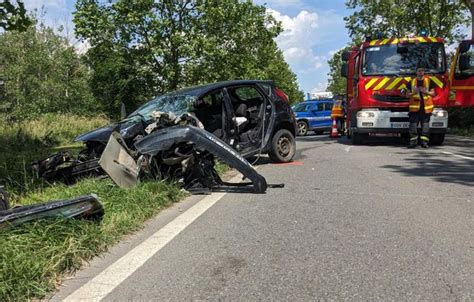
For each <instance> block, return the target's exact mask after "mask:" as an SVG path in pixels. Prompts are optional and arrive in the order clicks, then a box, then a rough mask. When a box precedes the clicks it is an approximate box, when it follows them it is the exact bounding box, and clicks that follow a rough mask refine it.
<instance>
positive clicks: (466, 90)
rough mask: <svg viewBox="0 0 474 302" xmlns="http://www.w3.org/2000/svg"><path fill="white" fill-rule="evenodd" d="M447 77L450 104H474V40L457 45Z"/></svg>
mask: <svg viewBox="0 0 474 302" xmlns="http://www.w3.org/2000/svg"><path fill="white" fill-rule="evenodd" d="M449 78H450V81H451V91H450V96H449V100H450V103H451V106H463V107H464V106H474V40H465V41H462V42H461V44H460V45H459V47H458V49H457V51H456V55H455V57H454V60H453V62H452V65H451V71H450V74H449Z"/></svg>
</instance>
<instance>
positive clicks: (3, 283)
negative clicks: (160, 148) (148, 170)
mask: <svg viewBox="0 0 474 302" xmlns="http://www.w3.org/2000/svg"><path fill="white" fill-rule="evenodd" d="M89 193H96V194H97V195H98V196H99V198H100V200H101V201H102V202H103V204H104V208H105V218H104V220H103V221H102V223H101V224H96V223H92V222H87V221H81V220H60V219H56V220H45V221H40V222H35V223H29V224H25V225H23V226H21V227H17V228H15V229H11V230H9V231H6V232H3V233H0V242H1V245H0V297H1V298H0V300H2V301H3V300H25V299H30V298H33V297H35V298H41V297H44V296H45V295H46V294H47V293H48V292H49V291H51V290H53V289H54V288H55V287H56V286H57V285H58V282H60V278H61V275H62V274H64V273H67V272H72V271H74V270H76V269H78V268H80V267H81V265H82V264H83V263H84V261H88V260H90V259H92V257H94V256H96V255H98V254H100V253H102V252H104V251H105V250H106V249H107V247H108V246H110V245H112V244H114V243H116V242H117V241H119V240H120V238H122V236H123V235H124V234H127V233H130V232H133V231H136V230H138V229H140V227H141V226H142V225H143V222H144V221H145V220H147V219H148V218H150V217H152V216H153V215H155V214H156V213H158V212H159V211H160V210H161V209H162V208H164V207H166V206H169V205H170V204H171V203H172V202H175V201H178V200H180V199H181V198H183V197H184V195H185V193H184V191H182V190H180V189H179V188H178V187H177V186H176V185H174V184H170V183H167V182H158V181H154V182H146V183H142V184H140V185H139V186H137V187H135V188H133V189H121V188H118V187H117V186H115V185H114V184H113V182H112V181H111V180H110V179H102V180H96V179H85V180H82V181H80V182H79V183H78V184H76V185H74V186H72V187H67V186H64V185H56V186H53V187H50V188H46V189H44V190H43V191H42V192H36V193H31V194H28V195H26V196H25V197H23V198H22V199H20V200H19V203H21V204H29V203H36V202H44V201H48V200H56V199H64V198H69V197H75V196H79V195H84V194H89Z"/></svg>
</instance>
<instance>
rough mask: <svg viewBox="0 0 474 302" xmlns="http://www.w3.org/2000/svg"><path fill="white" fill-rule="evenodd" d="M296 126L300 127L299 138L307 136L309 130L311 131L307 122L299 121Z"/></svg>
mask: <svg viewBox="0 0 474 302" xmlns="http://www.w3.org/2000/svg"><path fill="white" fill-rule="evenodd" d="M296 126H297V127H298V135H299V136H305V135H306V134H308V129H309V126H308V123H307V122H305V121H299V122H298V123H297V124H296Z"/></svg>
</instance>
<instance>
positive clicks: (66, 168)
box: [34, 81, 296, 185]
mask: <svg viewBox="0 0 474 302" xmlns="http://www.w3.org/2000/svg"><path fill="white" fill-rule="evenodd" d="M170 127H182V128H183V129H184V130H183V129H181V130H169V131H164V130H163V129H165V128H170ZM190 129H191V130H190ZM170 131H171V133H173V134H172V135H171V136H170V137H169V138H168V139H169V140H168V141H167V143H166V146H167V147H166V148H163V147H160V148H158V149H159V150H158V149H156V150H155V151H156V152H155V153H154V154H153V156H154V158H155V159H156V158H157V155H158V154H157V153H160V156H158V157H160V160H158V161H155V163H154V164H155V167H154V169H155V171H154V172H153V173H152V174H153V175H154V177H160V178H163V177H171V176H176V175H177V174H178V175H181V174H183V169H184V170H186V167H191V166H193V165H194V166H196V165H197V166H199V165H209V166H213V158H209V156H210V157H214V156H217V157H220V156H222V154H223V153H222V154H220V153H219V152H217V153H216V152H214V153H212V152H208V150H205V149H206V148H207V149H209V145H207V146H203V145H200V146H199V147H198V148H197V149H196V148H195V147H196V146H197V145H199V144H198V142H197V141H193V139H194V140H199V142H201V143H202V142H203V141H206V140H207V141H209V142H210V141H214V144H218V145H222V146H224V147H221V149H226V148H227V147H229V146H230V147H231V148H229V149H232V150H233V152H234V153H235V151H237V153H235V154H234V155H232V156H235V155H238V156H239V157H241V156H243V157H244V158H248V157H250V156H254V155H259V154H268V155H269V157H270V159H271V160H272V161H274V162H288V161H291V160H292V158H293V156H294V154H295V149H296V146H295V133H296V123H295V119H294V115H293V112H292V111H291V108H290V106H289V102H288V97H287V96H286V95H285V94H284V93H283V91H281V90H280V89H279V88H278V87H276V86H275V84H274V83H273V82H272V81H228V82H219V83H214V84H208V85H203V86H197V87H191V88H185V89H182V90H178V91H175V92H172V93H168V94H165V95H162V96H159V97H156V98H154V99H152V100H151V101H149V102H147V103H146V104H144V105H142V106H141V107H140V108H138V109H137V110H136V111H134V112H133V113H131V114H130V115H129V116H127V117H126V118H124V119H123V120H121V121H120V122H118V123H115V124H111V125H107V126H104V127H102V128H99V129H95V130H93V131H90V132H88V133H84V134H82V135H79V136H78V137H77V138H76V141H82V142H84V143H85V146H86V148H85V149H84V150H83V151H82V152H81V153H80V154H79V155H78V156H77V157H73V156H71V155H70V154H69V153H67V152H62V153H58V154H55V155H53V156H51V157H48V158H47V159H44V160H41V161H38V162H36V163H34V168H35V170H36V171H37V172H38V174H39V176H42V177H44V178H46V179H48V180H55V179H63V180H66V181H68V180H71V179H74V178H75V177H77V176H81V175H84V174H88V173H89V174H91V173H98V174H100V173H101V169H100V167H99V166H98V159H99V158H100V157H101V156H102V154H103V152H104V150H105V148H106V146H107V144H108V142H109V139H110V138H111V135H112V133H114V132H115V133H116V135H115V139H116V140H117V141H118V142H119V143H120V145H121V146H122V148H123V150H125V152H122V153H123V154H125V153H127V154H128V155H129V156H130V159H129V161H128V162H129V164H128V165H123V164H121V167H122V168H121V169H125V170H127V169H130V167H129V166H130V161H134V162H137V161H138V160H141V161H142V162H141V163H140V165H142V164H143V160H144V159H143V157H142V158H140V156H141V155H144V154H143V152H144V151H143V149H140V148H144V149H147V148H146V147H143V146H144V142H142V140H144V141H150V138H149V136H150V135H151V134H153V137H155V140H156V142H153V144H155V145H156V144H159V143H160V139H159V136H160V134H159V133H161V134H164V133H163V132H166V133H170ZM200 131H203V132H204V133H199V132H200ZM189 133H192V134H193V135H191V136H190V135H189ZM173 135H175V138H173ZM180 135H181V136H184V137H185V139H182V140H179V137H180ZM209 135H210V136H209ZM168 136H169V134H168ZM198 137H208V138H207V139H204V140H203V139H198ZM174 139H175V140H174ZM186 140H188V141H186ZM221 142H222V144H221ZM206 144H207V143H206ZM157 150H158V151H157ZM196 151H197V152H198V153H196ZM204 151H207V152H204ZM223 152H224V151H223ZM226 152H227V151H226ZM224 153H225V152H224ZM150 154H151V153H150ZM239 154H240V155H241V156H240V155H239ZM115 155H117V154H115ZM196 156H197V157H199V158H200V160H197V161H196ZM226 156H230V155H226ZM201 157H202V158H201ZM190 158H192V160H191V159H190ZM132 159H133V160H132ZM204 159H209V160H210V162H207V163H205V161H206V160H204ZM220 159H221V160H223V161H224V162H228V160H226V159H222V158H220ZM242 159H243V158H242ZM239 161H240V160H239ZM244 161H245V160H244ZM191 162H193V164H192V163H191ZM245 162H246V161H245ZM229 165H231V166H232V164H229ZM244 165H246V164H244ZM132 166H133V164H132ZM135 168H138V167H135ZM234 168H238V167H235V166H234ZM166 169H168V170H169V171H163V170H166ZM132 170H133V169H132ZM158 170H159V171H158ZM187 170H188V171H187V172H188V173H191V172H190V171H191V170H193V172H192V173H191V174H196V173H197V172H196V171H195V170H194V169H190V168H188V169H187ZM201 170H203V171H204V170H206V168H205V167H202V168H201ZM128 172H130V171H128ZM136 172H137V171H134V172H133V173H132V174H135V173H136ZM142 172H143V171H142ZM241 172H242V171H241ZM138 173H141V172H138ZM243 174H244V173H243ZM109 175H110V173H109ZM244 175H245V174H244ZM181 176H182V177H184V178H186V177H185V176H184V175H181ZM195 176H196V175H195ZM201 176H202V175H201ZM187 177H191V176H190V175H187ZM133 178H136V177H133ZM195 178H196V177H195ZM249 179H251V178H249ZM190 182H192V181H191V180H189V181H188V185H189V183H190Z"/></svg>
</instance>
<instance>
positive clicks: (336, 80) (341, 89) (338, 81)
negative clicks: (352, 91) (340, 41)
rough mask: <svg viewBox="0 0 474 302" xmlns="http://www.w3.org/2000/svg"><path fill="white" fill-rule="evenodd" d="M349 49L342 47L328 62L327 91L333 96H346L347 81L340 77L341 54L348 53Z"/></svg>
mask: <svg viewBox="0 0 474 302" xmlns="http://www.w3.org/2000/svg"><path fill="white" fill-rule="evenodd" d="M349 49H350V47H348V46H347V47H344V48H342V49H340V50H339V51H337V52H336V53H334V55H333V56H332V58H331V59H329V60H328V65H329V73H328V89H327V90H328V91H330V92H332V94H333V95H344V94H346V83H347V79H346V78H344V77H342V76H341V66H342V63H343V62H342V59H341V56H342V53H343V52H345V51H348V50H349Z"/></svg>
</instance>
